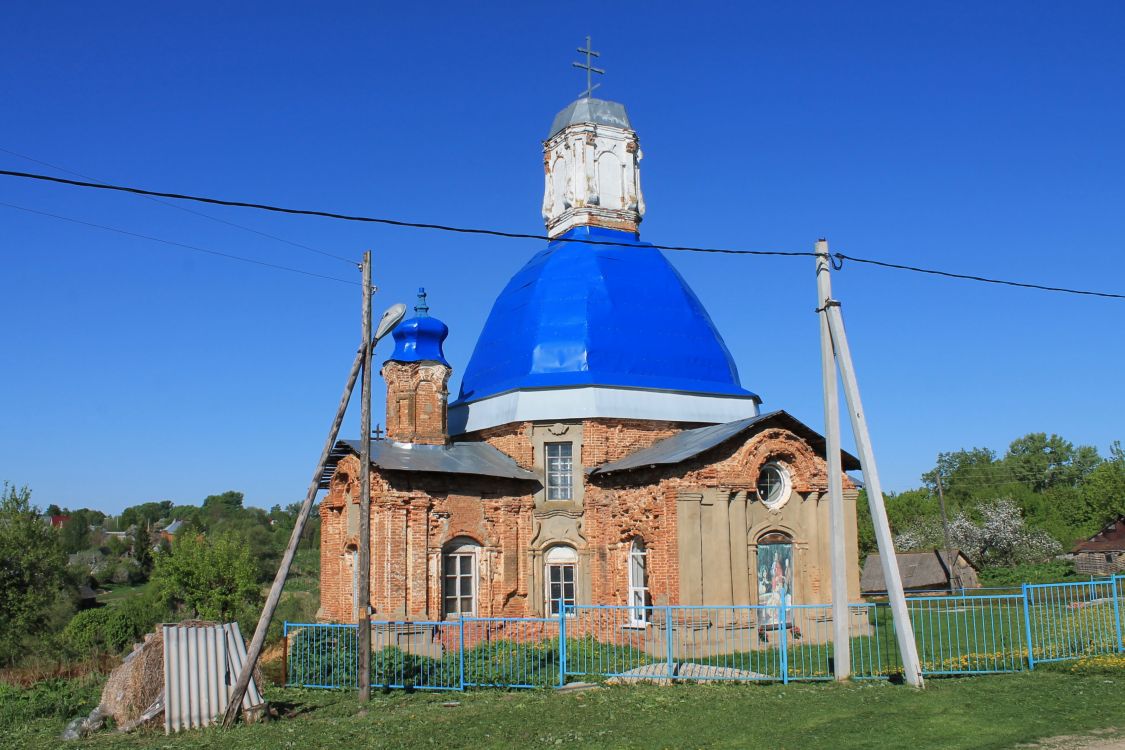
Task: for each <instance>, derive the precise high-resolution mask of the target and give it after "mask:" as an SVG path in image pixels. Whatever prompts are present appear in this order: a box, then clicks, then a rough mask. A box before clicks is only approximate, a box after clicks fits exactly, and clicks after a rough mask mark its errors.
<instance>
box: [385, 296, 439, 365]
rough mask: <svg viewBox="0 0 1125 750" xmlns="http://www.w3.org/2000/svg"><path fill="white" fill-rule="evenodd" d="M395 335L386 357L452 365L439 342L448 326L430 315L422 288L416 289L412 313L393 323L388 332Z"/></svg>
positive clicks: (391, 359) (395, 360)
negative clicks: (392, 329) (393, 327)
mask: <svg viewBox="0 0 1125 750" xmlns="http://www.w3.org/2000/svg"><path fill="white" fill-rule="evenodd" d="M391 335H392V336H394V339H395V350H394V351H393V352H392V353H391V356H390V358H389V360H388V361H392V362H440V363H441V364H443V365H445V366H446V367H448V368H450V369H452V368H453V366H452V365H451V364H449V362H448V361H446V359H445V352H443V351H442V348H441V345H442V342H444V341H445V337H446V336H448V335H449V326H447V325H446V324H445V323H442V322H441V321H440V320H438V319H437V318H431V317H430V308H429V306H428V305H427V304H426V290H425V289H424V288H419V289H418V304H416V305H415V306H414V317H413V318H411V319H409V320H404V321H402V322H401V323H399V324H398V325H397V326H395V329H394V331H393V332H392V334H391Z"/></svg>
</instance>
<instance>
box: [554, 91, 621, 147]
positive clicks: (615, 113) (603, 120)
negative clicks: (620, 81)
mask: <svg viewBox="0 0 1125 750" xmlns="http://www.w3.org/2000/svg"><path fill="white" fill-rule="evenodd" d="M587 122H589V123H593V124H595V125H610V126H612V127H615V128H623V129H625V130H632V128H633V126H632V125H630V124H629V115H628V114H626V112H625V105H624V104H621V103H620V102H610V101H606V100H605V99H594V98H592V97H583V98H582V99H576V100H575V101H573V102H571V103H570V104H568V105H566V108H565V109H563V111H562V112H559V113H558V114H557V115H555V119H554V121H553V122H552V123H551V133H550V135H548V136H547V140H550V139H552V138H554V137H555V135H556V134H557V133H558V132H559V131H560V130H562V129H564V128H566V127H568V126H570V125H575V124H578V123H587Z"/></svg>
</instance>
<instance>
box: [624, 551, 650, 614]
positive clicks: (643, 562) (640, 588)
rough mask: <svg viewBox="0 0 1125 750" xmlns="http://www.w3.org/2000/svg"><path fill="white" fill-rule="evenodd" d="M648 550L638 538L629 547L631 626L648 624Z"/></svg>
mask: <svg viewBox="0 0 1125 750" xmlns="http://www.w3.org/2000/svg"><path fill="white" fill-rule="evenodd" d="M647 558H648V550H646V549H645V543H644V540H643V539H641V538H639V537H638V538H636V539H634V540H633V543H632V544H631V545H629V624H630V625H644V624H645V623H646V622H648V610H647V609H645V604H647V600H648V563H647Z"/></svg>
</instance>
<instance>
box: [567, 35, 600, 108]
mask: <svg viewBox="0 0 1125 750" xmlns="http://www.w3.org/2000/svg"><path fill="white" fill-rule="evenodd" d="M578 51H579V52H581V53H582V54H584V55H585V56H586V62H585V64H583V63H571V65H573V66H574V67H576V68H581V69H582V70H585V71H586V90H585V91H583V92H582V93H581V94H579V95H578V96H579V98H580V99H589V98H590V95H591V94H593V93H594V89H596V88H597V87H598V86H601V84H600V83H594V73H597V74H598V75H600V76H601V75H605V71H604V70H602V69H601V68H595V67H594V65H593V62H594V58H595V57H601V53H600V52H595V51H594V46H593V45H592V44H590V37H589V35H587V36H586V47H585V48H582V47H579V48H578Z"/></svg>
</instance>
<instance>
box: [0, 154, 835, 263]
mask: <svg viewBox="0 0 1125 750" xmlns="http://www.w3.org/2000/svg"><path fill="white" fill-rule="evenodd" d="M0 175H7V176H9V177H21V178H24V179H29V180H43V181H45V182H56V183H60V184H63V185H73V186H75V187H86V188H95V189H98V190H116V191H118V192H122V193H133V194H135V195H151V196H157V197H160V198H174V199H176V200H185V201H195V202H197V203H208V204H211V205H215V206H231V207H234V208H253V209H257V210H259V211H273V212H275V213H282V214H292V215H296V216H318V217H320V218H324V219H339V220H341V221H359V222H365V223H369V224H386V225H387V226H392V227H408V228H412V229H434V230H438V231H442V232H456V233H459V234H482V235H488V236H490V237H505V238H508V239H519V240H541V241H547V242H577V243H580V244H583V245H611V246H615V247H636V245H635V244H634V243H631V242H613V241H610V240H579V239H571V238H564V237H548V236H547V235H544V234H526V233H523V232H506V231H502V230H499V229H479V228H471V227H455V226H450V225H447V224H427V223H422V222H415V221H402V220H400V219H386V218H378V217H374V216H359V215H354V214H341V213H336V212H333V211H318V210H314V209H303V208H286V207H284V206H273V205H269V204H267V203H251V202H248V201H231V200H223V199H221V198H207V197H204V196H199V195H187V194H184V193H165V192H160V191H156V190H145V189H143V188H136V187H129V186H126V185H111V184H109V183H104V182H84V181H81V180H68V179H66V178H65V177H52V176H50V175H43V174H35V173H33V172H17V171H14V170H9V169H0ZM649 247H653V248H655V249H657V250H679V251H685V252H693V253H720V254H726V255H777V256H787V257H808V258H812V257H815V255H816V254H815V253H813V252H811V251H809V252H794V251H785V250H734V249H728V248H713V247H686V246H676V245H649Z"/></svg>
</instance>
